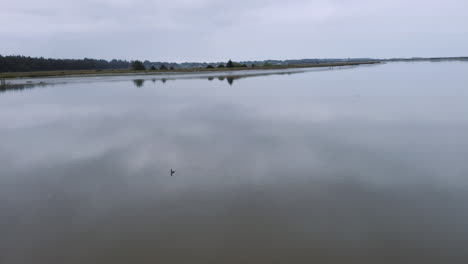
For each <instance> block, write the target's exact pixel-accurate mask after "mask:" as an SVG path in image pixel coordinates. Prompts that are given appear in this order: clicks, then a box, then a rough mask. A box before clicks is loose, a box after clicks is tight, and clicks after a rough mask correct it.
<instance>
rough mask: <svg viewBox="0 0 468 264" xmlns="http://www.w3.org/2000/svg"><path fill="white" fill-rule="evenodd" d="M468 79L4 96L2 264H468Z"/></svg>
mask: <svg viewBox="0 0 468 264" xmlns="http://www.w3.org/2000/svg"><path fill="white" fill-rule="evenodd" d="M401 67H403V68H401ZM466 70H467V68H466V66H463V67H462V66H459V65H456V64H455V65H452V64H448V65H447V64H440V65H439V64H430V63H428V64H420V65H418V64H408V65H406V66H401V65H396V66H395V65H386V66H384V67H375V68H367V69H362V68H361V69H356V70H355V71H348V72H345V71H342V72H312V73H305V74H300V75H295V76H294V78H289V77H288V76H281V75H280V76H277V75H275V76H267V77H264V78H249V79H245V80H244V81H242V82H240V81H239V82H237V79H236V89H218V88H219V86H218V84H219V82H207V81H206V77H204V78H203V79H189V80H184V81H177V82H170V83H168V84H167V85H171V87H175V88H176V89H139V90H136V89H129V86H130V87H131V84H130V83H129V81H128V79H127V80H125V81H119V82H115V83H112V82H93V83H90V84H87V85H83V84H82V83H77V84H67V85H60V86H59V85H57V86H59V87H60V88H61V89H50V91H49V90H48V89H44V90H41V93H33V92H31V93H29V91H30V90H28V93H24V94H27V96H23V94H22V95H21V96H20V95H19V94H15V93H11V94H5V96H2V97H0V124H2V125H1V127H0V137H1V138H2V141H1V142H0V168H1V174H0V213H1V217H0V234H2V235H1V237H0V249H1V251H0V252H2V255H1V258H2V259H1V260H2V263H8V264H10V263H11V264H16V263H51V264H55V263H57V264H58V263H72V264H74V263H117V264H118V263H159V262H162V263H188V262H194V263H275V262H279V263H288V262H300V263H464V262H466V260H468V253H467V252H466V250H465V241H466V240H467V239H468V224H467V223H468V221H466V220H467V219H468V203H467V201H468V190H467V189H468V179H467V178H466V175H467V174H468V166H467V165H466V161H465V159H466V156H467V155H468V145H467V144H468V143H467V142H468V136H467V135H468V133H467V131H468V119H467V117H466V115H465V113H466V112H467V111H468V109H467V105H466V102H465V98H466V96H468V94H467V91H466V89H465V88H466V87H465V84H466V83H467V81H468V79H467V78H468V76H466V74H464V73H465V72H466ZM436 72H438V73H441V72H443V73H444V74H434V73H436ZM228 77H229V76H224V80H227V79H228ZM151 80H152V79H151ZM224 80H223V82H224ZM362 80H366V82H363V81H362ZM224 84H226V83H224ZM311 84H314V85H313V89H311ZM448 84H450V85H448ZM284 87H287V89H285V88H284ZM376 87H378V88H376ZM78 88H79V89H78ZM97 88H101V89H97ZM52 90H53V91H52ZM42 91H49V93H45V92H44V93H43V92H42ZM356 94H359V95H360V97H359V98H358V99H357V98H356V97H355V96H354V95H356ZM109 95H112V96H109ZM265 95H268V96H265ZM390 99H391V100H390ZM396 102H397V103H396ZM447 106H449V107H447ZM170 168H173V169H175V170H177V173H176V174H175V175H174V177H170V175H169V173H168V172H169V170H170Z"/></svg>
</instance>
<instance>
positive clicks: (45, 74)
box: [0, 61, 380, 79]
mask: <svg viewBox="0 0 468 264" xmlns="http://www.w3.org/2000/svg"><path fill="white" fill-rule="evenodd" d="M375 63H380V62H378V61H362V62H340V63H327V64H325V63H324V64H302V65H272V66H266V67H265V66H258V67H253V68H250V67H249V68H245V67H239V68H213V69H205V68H196V69H175V70H146V71H134V70H128V69H122V70H69V71H36V72H2V73H0V79H11V78H35V77H61V76H87V75H88V76H96V75H119V74H158V73H196V72H218V71H240V70H270V69H291V68H315V67H339V66H353V65H362V64H375Z"/></svg>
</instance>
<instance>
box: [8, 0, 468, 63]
mask: <svg viewBox="0 0 468 264" xmlns="http://www.w3.org/2000/svg"><path fill="white" fill-rule="evenodd" d="M3 6H4V7H3V8H2V9H1V10H0V23H1V24H2V25H8V26H4V27H1V28H0V34H2V36H3V39H4V42H3V43H2V47H0V54H25V55H32V56H50V57H86V56H91V57H96V58H129V59H132V58H142V59H150V60H171V61H183V60H214V61H218V60H225V59H229V58H234V59H239V60H241V59H266V58H304V57H396V56H435V55H437V56H455V55H466V53H467V50H466V48H464V47H466V46H468V45H467V44H468V29H466V27H464V25H466V24H467V23H468V18H467V16H466V15H465V14H466V12H467V11H468V4H467V3H466V1H457V0H448V1H439V0H429V1H422V0H417V1H403V0H397V1H390V0H383V1H369V0H352V1H342V0H331V1H325V0H317V1H305V0H293V1H287V2H286V1H279V0H275V1H266V0H251V1H244V0H240V1H236V2H233V1H215V0H179V1H159V0H158V1H148V0H135V1H129V0H117V1H110V0H85V1H69V0H68V1H67V0H66V1H58V0H44V1H31V0H19V1H15V2H10V3H8V5H3ZM31 43H34V44H35V45H31ZM83 43H86V44H84V45H83ZM429 43H430V44H431V47H427V45H428V44H429ZM421 47H423V48H421Z"/></svg>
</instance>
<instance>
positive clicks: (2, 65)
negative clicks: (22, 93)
mask: <svg viewBox="0 0 468 264" xmlns="http://www.w3.org/2000/svg"><path fill="white" fill-rule="evenodd" d="M129 67H130V62H129V61H126V60H115V59H114V60H111V61H107V60H97V59H88V58H84V59H50V58H43V57H40V58H33V57H26V56H2V55H0V72H27V71H57V70H97V69H128V68H129Z"/></svg>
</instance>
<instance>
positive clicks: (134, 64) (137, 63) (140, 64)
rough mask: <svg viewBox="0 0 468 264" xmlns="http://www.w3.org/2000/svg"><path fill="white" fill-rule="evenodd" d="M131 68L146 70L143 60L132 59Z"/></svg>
mask: <svg viewBox="0 0 468 264" xmlns="http://www.w3.org/2000/svg"><path fill="white" fill-rule="evenodd" d="M132 69H133V70H135V71H144V70H146V68H145V65H143V62H141V61H139V60H136V61H132Z"/></svg>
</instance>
